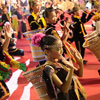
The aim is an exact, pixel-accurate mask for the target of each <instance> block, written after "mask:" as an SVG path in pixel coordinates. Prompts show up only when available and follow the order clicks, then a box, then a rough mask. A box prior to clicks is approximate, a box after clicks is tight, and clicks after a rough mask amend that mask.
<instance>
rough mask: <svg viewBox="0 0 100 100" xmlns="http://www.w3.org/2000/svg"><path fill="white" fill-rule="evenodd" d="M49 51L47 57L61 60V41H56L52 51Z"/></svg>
mask: <svg viewBox="0 0 100 100" xmlns="http://www.w3.org/2000/svg"><path fill="white" fill-rule="evenodd" d="M47 51H48V53H47V56H49V58H51V59H52V58H53V59H60V57H61V55H62V53H63V49H62V42H61V40H58V41H56V42H55V44H54V45H52V47H51V48H50V50H47Z"/></svg>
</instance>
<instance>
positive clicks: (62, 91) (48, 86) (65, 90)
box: [24, 33, 86, 100]
mask: <svg viewBox="0 0 100 100" xmlns="http://www.w3.org/2000/svg"><path fill="white" fill-rule="evenodd" d="M35 35H38V33H37V34H35ZM33 37H34V36H33ZM39 39H40V37H39ZM32 41H33V44H34V45H38V46H41V48H42V50H43V51H44V52H45V54H46V55H47V61H46V63H45V64H44V65H41V66H39V67H38V68H36V69H33V70H31V71H30V72H26V73H24V75H25V77H27V78H28V80H30V81H31V82H33V85H34V88H35V89H36V91H37V93H38V95H39V97H40V100H45V99H46V100H86V94H85V91H84V88H83V87H82V85H81V84H80V82H79V81H78V79H77V78H76V76H75V74H74V72H75V73H76V74H77V75H78V76H82V74H83V62H82V57H81V55H79V53H77V52H75V51H74V50H73V49H71V52H72V53H73V55H74V56H75V58H76V59H77V61H78V63H79V64H80V66H78V67H77V68H75V67H74V66H73V64H72V62H69V61H66V59H65V58H64V57H63V56H62V53H63V49H62V46H63V45H62V41H61V40H59V39H57V38H56V37H55V36H53V35H47V36H43V35H42V36H41V39H40V40H38V41H35V38H33V39H32ZM34 41H35V42H34ZM39 43H40V44H39ZM38 69H40V70H38ZM76 69H77V70H76ZM31 72H33V73H34V75H33V73H32V74H31ZM40 73H41V74H40ZM27 74H29V75H30V76H29V75H28V76H27ZM38 74H39V75H38ZM31 75H33V76H31ZM35 80H40V81H35Z"/></svg>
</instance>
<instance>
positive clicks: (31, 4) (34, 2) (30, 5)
mask: <svg viewBox="0 0 100 100" xmlns="http://www.w3.org/2000/svg"><path fill="white" fill-rule="evenodd" d="M35 4H36V1H34V0H30V1H29V7H30V12H32V10H33V9H32V7H33V6H34V5H35Z"/></svg>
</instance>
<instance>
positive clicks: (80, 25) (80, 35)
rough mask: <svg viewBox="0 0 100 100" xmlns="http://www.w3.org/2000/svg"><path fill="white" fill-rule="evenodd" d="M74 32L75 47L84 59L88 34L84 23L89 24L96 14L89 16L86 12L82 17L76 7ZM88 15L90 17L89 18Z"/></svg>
mask: <svg viewBox="0 0 100 100" xmlns="http://www.w3.org/2000/svg"><path fill="white" fill-rule="evenodd" d="M72 14H73V15H72V21H73V25H72V31H73V37H74V41H75V45H76V48H77V50H78V51H79V52H80V53H81V56H82V58H83V59H84V54H85V48H83V43H84V41H85V40H84V36H85V35H86V34H87V33H86V30H85V27H84V23H86V22H88V21H89V20H90V19H91V18H92V16H93V15H94V13H93V12H92V11H91V12H90V13H89V14H88V13H87V12H86V11H83V13H82V16H81V17H80V13H79V8H78V7H74V8H73V10H72ZM87 14H88V17H87ZM86 62H87V61H86V60H84V64H86Z"/></svg>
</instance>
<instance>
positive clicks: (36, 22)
mask: <svg viewBox="0 0 100 100" xmlns="http://www.w3.org/2000/svg"><path fill="white" fill-rule="evenodd" d="M40 4H41V3H40V2H39V1H35V0H30V1H29V6H30V12H31V13H32V14H31V15H30V16H29V18H28V22H29V25H30V28H31V30H37V29H41V28H45V27H46V22H45V20H44V18H43V17H41V14H40V10H41V5H40Z"/></svg>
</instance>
